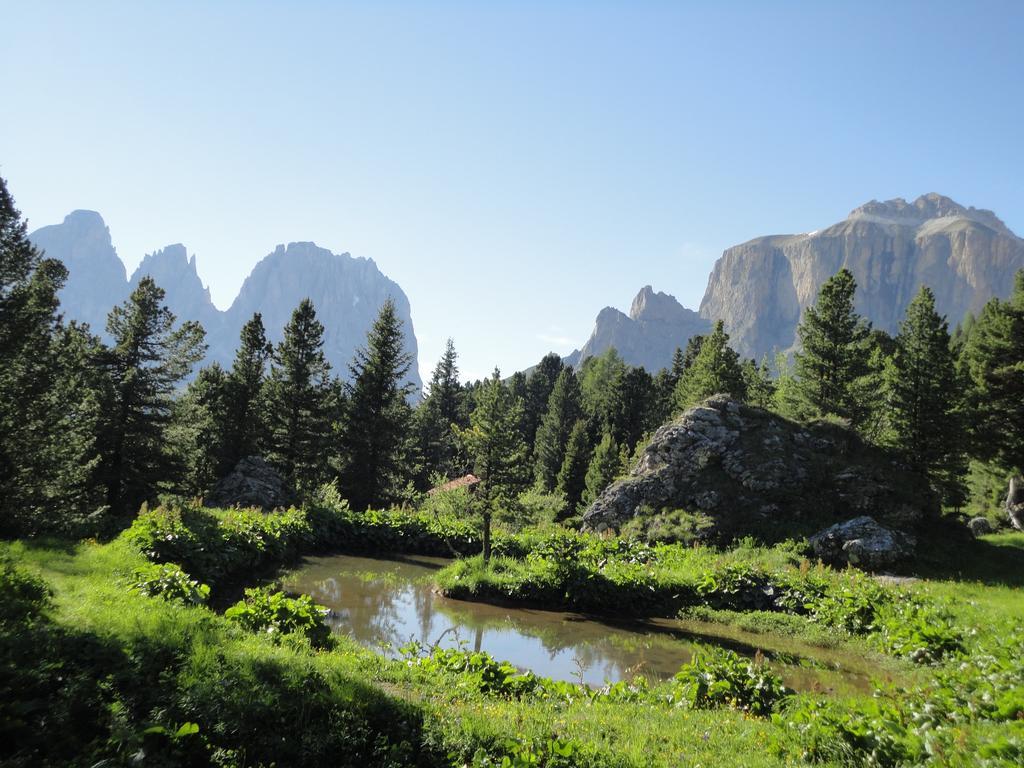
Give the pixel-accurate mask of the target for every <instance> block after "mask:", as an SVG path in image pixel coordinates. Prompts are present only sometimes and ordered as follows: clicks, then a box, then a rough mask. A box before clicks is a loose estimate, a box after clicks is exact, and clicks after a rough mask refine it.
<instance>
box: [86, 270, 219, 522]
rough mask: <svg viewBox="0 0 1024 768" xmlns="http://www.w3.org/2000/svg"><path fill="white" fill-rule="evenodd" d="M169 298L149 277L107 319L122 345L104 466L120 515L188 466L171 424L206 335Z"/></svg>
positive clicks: (113, 375) (113, 364) (115, 350)
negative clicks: (179, 316) (177, 394)
mask: <svg viewBox="0 0 1024 768" xmlns="http://www.w3.org/2000/svg"><path fill="white" fill-rule="evenodd" d="M163 300H164V291H163V289H162V288H159V287H158V286H157V284H156V283H155V282H153V279H152V278H150V277H144V278H142V280H141V281H140V282H139V285H138V286H137V287H136V288H135V290H134V291H132V294H131V296H129V297H128V300H127V301H126V302H125V303H124V304H123V305H121V306H119V307H114V309H113V310H112V311H111V313H110V316H109V317H108V319H107V333H109V334H110V336H111V338H112V339H113V343H114V346H113V347H112V348H111V349H110V350H109V352H108V353H107V355H106V359H105V363H106V370H107V373H108V376H109V377H110V381H111V393H112V402H111V404H110V411H109V412H110V420H109V422H108V427H109V429H108V432H107V434H106V436H105V441H104V443H105V445H104V448H105V450H104V457H103V459H104V460H103V471H104V475H105V478H106V485H107V498H108V503H109V504H110V506H111V508H112V509H114V510H116V511H117V512H120V513H128V514H131V513H134V512H135V510H137V509H138V507H139V505H140V504H141V503H142V502H144V501H148V500H151V499H153V498H154V496H155V494H156V491H157V488H158V486H159V485H160V484H162V483H167V482H172V483H173V481H175V480H177V479H178V478H179V476H180V473H181V471H182V468H181V466H180V465H179V464H178V461H177V458H178V457H177V456H176V454H175V453H174V451H173V450H172V446H171V445H170V444H169V441H168V439H167V428H168V425H169V424H170V419H171V413H172V407H173V405H174V391H175V388H176V387H177V386H178V385H179V384H180V383H181V381H182V380H184V379H185V377H187V376H188V375H189V373H191V371H192V367H193V366H194V365H195V364H196V363H197V362H199V360H201V359H202V357H203V355H204V354H205V352H206V345H205V344H204V343H203V337H204V335H205V334H204V331H203V329H202V326H200V325H199V324H198V323H196V322H192V321H188V322H185V323H182V324H181V325H180V326H179V327H177V328H175V327H174V326H175V317H174V314H173V313H172V312H171V311H170V310H169V309H167V307H165V306H164V305H163Z"/></svg>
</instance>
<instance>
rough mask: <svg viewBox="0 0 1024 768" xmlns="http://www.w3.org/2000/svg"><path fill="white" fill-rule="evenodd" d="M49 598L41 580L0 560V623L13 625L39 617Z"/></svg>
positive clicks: (48, 593) (49, 594)
mask: <svg viewBox="0 0 1024 768" xmlns="http://www.w3.org/2000/svg"><path fill="white" fill-rule="evenodd" d="M50 596H51V593H50V590H49V588H48V587H47V586H46V584H45V583H44V582H43V580H42V579H40V578H38V577H36V576H33V575H32V574H30V573H26V572H25V571H23V570H21V569H20V568H16V567H14V565H13V564H12V563H10V562H9V561H7V560H5V559H0V623H7V622H9V623H12V624H15V623H18V622H25V621H29V620H30V619H33V618H35V617H37V616H39V615H40V614H41V613H42V611H43V609H44V608H46V606H47V605H49V603H50Z"/></svg>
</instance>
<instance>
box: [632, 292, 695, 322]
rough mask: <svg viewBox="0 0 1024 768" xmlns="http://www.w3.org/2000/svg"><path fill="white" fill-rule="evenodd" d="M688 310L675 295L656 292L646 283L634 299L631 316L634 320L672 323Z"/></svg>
mask: <svg viewBox="0 0 1024 768" xmlns="http://www.w3.org/2000/svg"><path fill="white" fill-rule="evenodd" d="M688 311H689V310H687V309H686V308H685V307H684V306H683V305H682V304H680V303H679V302H678V301H676V297H675V296H671V295H669V294H667V293H662V292H661V291H658V292H655V290H654V289H653V288H652V287H651V286H649V285H645V286H644V287H643V288H641V289H640V293H638V294H637V295H636V298H634V299H633V304H632V306H630V308H629V316H630V317H631V318H632V319H633V320H641V321H647V322H665V323H671V322H676V321H678V320H679V319H680V318H682V317H683V316H684V315H685V313H686V312H688Z"/></svg>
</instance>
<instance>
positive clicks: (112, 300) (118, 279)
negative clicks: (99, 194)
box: [29, 211, 128, 337]
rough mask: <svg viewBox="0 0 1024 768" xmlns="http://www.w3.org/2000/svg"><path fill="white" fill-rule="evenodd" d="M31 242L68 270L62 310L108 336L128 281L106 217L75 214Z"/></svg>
mask: <svg viewBox="0 0 1024 768" xmlns="http://www.w3.org/2000/svg"><path fill="white" fill-rule="evenodd" d="M29 239H30V240H31V241H32V244H33V245H35V246H36V247H37V248H39V249H40V250H42V251H44V252H45V253H46V255H47V257H49V258H51V259H58V260H59V261H61V262H63V263H64V266H65V267H67V270H68V279H67V282H66V283H65V284H64V288H62V289H61V291H60V294H59V296H60V305H61V307H60V311H61V312H62V313H63V314H64V316H65V317H66V318H67V319H69V320H78V321H79V322H83V323H88V324H89V325H90V326H91V328H92V330H93V332H94V333H97V334H99V335H100V336H102V337H105V336H106V332H105V328H106V325H107V314H108V313H109V312H110V309H111V307H113V306H114V305H116V304H120V303H121V302H122V301H124V300H125V298H127V296H128V279H127V277H126V275H125V269H124V264H123V263H121V259H119V258H118V256H117V251H115V250H114V245H113V243H112V242H111V240H110V230H109V229H108V228H107V225H106V224H105V223H104V221H103V217H102V216H100V215H99V214H98V213H96V211H72V212H71V213H69V214H68V215H67V216H65V217H64V221H63V222H62V223H60V224H52V225H50V226H48V227H42V228H41V229H37V230H36V231H35V232H33V233H32V234H31V235H30V236H29Z"/></svg>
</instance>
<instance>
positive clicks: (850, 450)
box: [583, 396, 938, 540]
mask: <svg viewBox="0 0 1024 768" xmlns="http://www.w3.org/2000/svg"><path fill="white" fill-rule="evenodd" d="M680 509H682V510H686V511H689V512H694V513H697V512H699V513H702V514H703V515H706V516H707V517H708V518H710V520H711V521H712V523H713V525H712V527H711V528H710V529H709V530H708V532H707V534H706V535H707V536H708V537H711V538H718V539H724V540H728V539H729V538H732V537H735V536H743V535H746V534H757V535H759V536H761V537H762V538H766V539H773V538H775V539H782V538H787V537H792V536H801V535H804V536H806V535H810V534H812V533H814V532H815V531H818V530H820V529H821V528H823V527H825V526H827V525H831V524H833V523H835V522H838V521H841V520H847V519H849V518H851V517H858V516H862V515H870V516H872V517H874V518H875V519H876V520H879V521H881V522H883V523H884V524H886V525H889V526H892V527H895V528H907V527H910V526H913V525H914V524H915V523H916V522H917V521H919V520H920V519H922V518H923V517H925V516H927V515H929V514H932V513H937V511H938V507H937V503H936V500H935V498H934V496H933V495H932V494H931V492H930V491H929V490H928V486H927V483H926V482H925V481H924V480H923V479H922V478H921V477H919V476H917V475H916V474H914V473H912V472H911V471H910V470H909V469H907V468H906V467H904V466H902V465H901V464H900V463H899V462H898V461H896V459H895V457H894V455H892V454H890V453H889V452H887V451H884V450H882V449H879V448H876V447H873V446H869V445H866V444H864V443H863V442H862V441H861V440H860V439H859V438H858V437H857V435H856V434H855V433H854V432H852V431H851V430H849V429H847V428H844V427H842V426H839V425H837V424H833V423H820V424H813V425H803V424H797V423H795V422H792V421H789V420H787V419H784V418H782V417H781V416H778V415H777V414H773V413H769V412H767V411H763V410H761V409H759V408H752V407H750V406H746V405H742V404H741V403H738V402H736V401H734V400H730V399H729V398H727V397H725V396H716V397H712V398H710V399H708V400H706V401H705V402H703V403H701V404H700V405H698V406H697V407H695V408H691V409H690V410H688V411H686V413H684V414H683V415H682V416H680V417H679V418H678V419H676V420H675V421H673V422H672V423H670V424H666V425H665V426H663V427H661V428H660V429H658V431H657V432H656V433H655V434H654V437H653V438H652V439H651V441H650V443H649V444H648V445H647V446H646V448H645V449H644V452H643V454H642V456H641V457H640V459H639V461H638V462H637V464H636V466H635V467H634V468H633V471H632V473H631V475H630V476H629V477H627V478H626V479H624V480H620V481H618V482H616V483H613V484H612V485H610V486H609V487H608V488H607V489H605V491H604V492H603V493H602V494H601V495H600V496H599V497H598V498H597V499H596V500H595V501H594V502H593V504H591V506H590V508H589V509H588V510H587V511H586V513H585V514H584V517H583V525H584V527H585V528H587V529H590V530H598V531H600V530H605V529H608V528H611V529H615V530H619V529H621V528H622V526H623V525H624V524H626V523H628V522H629V521H630V520H632V519H633V518H634V517H636V516H638V515H656V514H659V513H661V512H663V511H664V512H668V511H674V510H680Z"/></svg>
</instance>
